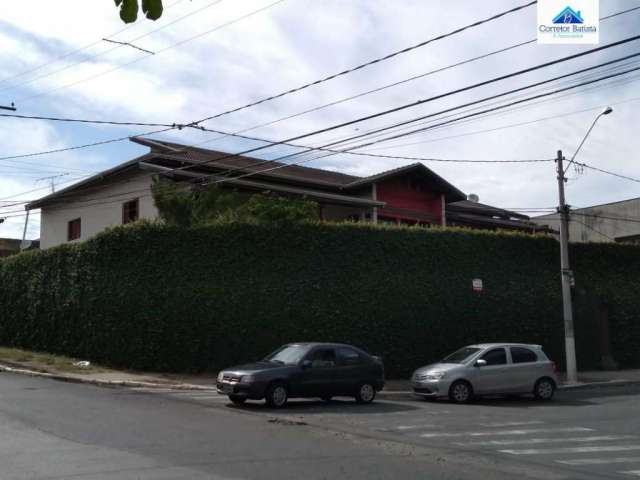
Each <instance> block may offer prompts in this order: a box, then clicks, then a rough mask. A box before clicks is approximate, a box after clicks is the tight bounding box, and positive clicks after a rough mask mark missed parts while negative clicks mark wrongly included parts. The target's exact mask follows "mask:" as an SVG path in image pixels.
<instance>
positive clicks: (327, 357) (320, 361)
mask: <svg viewBox="0 0 640 480" xmlns="http://www.w3.org/2000/svg"><path fill="white" fill-rule="evenodd" d="M309 360H311V367H312V368H322V367H334V366H335V365H336V352H335V351H334V350H333V348H319V349H318V350H315V351H313V352H312V353H311V355H310V356H309Z"/></svg>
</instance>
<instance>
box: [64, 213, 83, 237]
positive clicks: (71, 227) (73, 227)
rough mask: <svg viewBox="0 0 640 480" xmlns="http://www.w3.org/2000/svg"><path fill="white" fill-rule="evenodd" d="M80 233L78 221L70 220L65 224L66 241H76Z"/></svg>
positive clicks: (77, 219)
mask: <svg viewBox="0 0 640 480" xmlns="http://www.w3.org/2000/svg"><path fill="white" fill-rule="evenodd" d="M81 233H82V230H81V224H80V219H79V218H76V219H74V220H70V221H69V223H68V224H67V240H69V241H71V240H77V239H78V238H80V235H81Z"/></svg>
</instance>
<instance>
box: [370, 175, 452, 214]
mask: <svg viewBox="0 0 640 480" xmlns="http://www.w3.org/2000/svg"><path fill="white" fill-rule="evenodd" d="M415 182H416V180H415V179H412V178H411V177H408V176H407V177H398V178H392V179H389V180H387V181H383V182H380V183H378V184H377V200H380V201H382V202H386V203H387V205H386V206H385V207H384V208H380V209H379V211H378V215H379V216H380V217H386V218H394V219H397V220H399V221H402V220H406V221H417V220H421V221H427V222H429V223H434V224H438V225H440V224H442V211H443V208H442V195H441V194H439V193H434V192H431V191H428V190H427V188H426V187H425V186H423V185H421V184H419V183H415Z"/></svg>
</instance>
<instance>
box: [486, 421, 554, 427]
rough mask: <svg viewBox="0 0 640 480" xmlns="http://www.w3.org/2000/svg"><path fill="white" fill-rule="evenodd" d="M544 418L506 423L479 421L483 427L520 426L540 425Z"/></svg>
mask: <svg viewBox="0 0 640 480" xmlns="http://www.w3.org/2000/svg"><path fill="white" fill-rule="evenodd" d="M542 423H544V422H543V421H542V420H531V421H529V422H504V423H479V424H478V425H480V426H481V427H498V428H499V427H518V426H523V425H540V424H542Z"/></svg>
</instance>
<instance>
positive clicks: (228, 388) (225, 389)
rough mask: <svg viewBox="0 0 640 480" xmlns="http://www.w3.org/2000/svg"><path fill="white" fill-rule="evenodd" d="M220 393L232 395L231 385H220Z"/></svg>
mask: <svg viewBox="0 0 640 480" xmlns="http://www.w3.org/2000/svg"><path fill="white" fill-rule="evenodd" d="M222 391H223V392H224V393H233V385H226V384H225V385H222Z"/></svg>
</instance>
